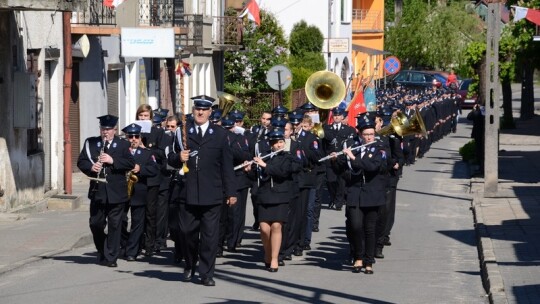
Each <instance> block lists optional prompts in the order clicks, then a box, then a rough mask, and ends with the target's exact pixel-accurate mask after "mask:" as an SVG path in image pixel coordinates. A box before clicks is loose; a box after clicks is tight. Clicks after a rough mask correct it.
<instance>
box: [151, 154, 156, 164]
mask: <svg viewBox="0 0 540 304" xmlns="http://www.w3.org/2000/svg"><path fill="white" fill-rule="evenodd" d="M152 160H153V161H154V162H156V157H155V156H154V155H153V154H152Z"/></svg>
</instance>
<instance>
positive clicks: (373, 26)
mask: <svg viewBox="0 0 540 304" xmlns="http://www.w3.org/2000/svg"><path fill="white" fill-rule="evenodd" d="M383 18H384V14H383V12H382V11H374V10H366V9H353V11H352V19H353V22H352V31H353V33H380V32H383V31H384V27H383Z"/></svg>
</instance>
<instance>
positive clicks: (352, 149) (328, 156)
mask: <svg viewBox="0 0 540 304" xmlns="http://www.w3.org/2000/svg"><path fill="white" fill-rule="evenodd" d="M374 143H376V141H372V142H370V143H367V144H364V145H361V146H356V147H354V148H351V151H356V150H358V149H360V148H363V147H367V146H369V145H371V144H374ZM344 153H345V152H343V151H339V152H336V154H334V155H332V154H330V155H327V156H325V157H323V158H321V159H319V162H320V163H321V162H323V161H325V160H329V159H332V158H334V157H337V156H339V155H343V154H344Z"/></svg>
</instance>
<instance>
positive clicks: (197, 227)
mask: <svg viewBox="0 0 540 304" xmlns="http://www.w3.org/2000/svg"><path fill="white" fill-rule="evenodd" d="M221 208H222V204H219V205H210V206H200V205H185V212H181V213H180V223H181V224H180V227H181V229H182V230H183V234H184V236H185V238H186V251H185V253H186V254H185V256H184V258H185V259H186V270H194V268H195V265H196V264H197V260H199V275H200V277H201V279H206V278H211V277H213V276H214V269H215V266H216V253H217V250H218V247H217V244H218V239H219V219H220V215H221ZM199 250H200V254H199Z"/></svg>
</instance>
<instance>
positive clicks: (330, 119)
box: [326, 110, 334, 125]
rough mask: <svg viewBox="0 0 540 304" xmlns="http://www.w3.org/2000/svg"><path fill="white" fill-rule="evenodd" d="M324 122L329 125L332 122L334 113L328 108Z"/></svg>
mask: <svg viewBox="0 0 540 304" xmlns="http://www.w3.org/2000/svg"><path fill="white" fill-rule="evenodd" d="M326 123H328V124H329V125H331V124H333V123H334V114H332V110H328V119H327V122H326Z"/></svg>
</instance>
